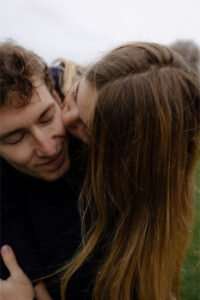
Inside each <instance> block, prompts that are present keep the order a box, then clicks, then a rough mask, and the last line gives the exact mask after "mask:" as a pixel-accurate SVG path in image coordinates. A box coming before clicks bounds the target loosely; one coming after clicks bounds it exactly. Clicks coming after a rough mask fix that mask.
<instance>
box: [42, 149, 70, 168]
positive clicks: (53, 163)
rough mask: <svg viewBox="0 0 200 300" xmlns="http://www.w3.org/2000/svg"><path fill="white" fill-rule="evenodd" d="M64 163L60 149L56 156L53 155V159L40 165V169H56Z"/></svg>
mask: <svg viewBox="0 0 200 300" xmlns="http://www.w3.org/2000/svg"><path fill="white" fill-rule="evenodd" d="M63 161H64V149H61V150H60V151H59V153H58V154H57V155H55V156H54V157H53V158H51V159H50V160H48V161H47V162H45V163H42V164H40V165H39V166H40V167H47V169H49V168H50V169H51V168H53V169H54V168H57V167H59V166H60V165H61V164H62V163H63Z"/></svg>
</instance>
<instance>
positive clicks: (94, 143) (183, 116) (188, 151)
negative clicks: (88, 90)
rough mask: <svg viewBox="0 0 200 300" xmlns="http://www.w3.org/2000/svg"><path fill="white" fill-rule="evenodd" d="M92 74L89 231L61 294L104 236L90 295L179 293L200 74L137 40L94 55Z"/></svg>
mask: <svg viewBox="0 0 200 300" xmlns="http://www.w3.org/2000/svg"><path fill="white" fill-rule="evenodd" d="M86 80H87V81H88V82H89V84H91V86H92V87H93V88H95V89H96V90H97V95H98V99H97V104H96V109H95V115H94V121H93V124H92V133H93V138H92V139H91V144H90V145H89V164H88V173H87V177H86V181H85V185H84V188H83V193H82V197H81V199H80V200H81V207H82V208H81V209H82V210H83V211H82V220H83V225H84V229H86V232H85V233H84V240H83V245H82V248H81V249H80V251H79V252H78V253H77V255H76V256H75V257H74V259H73V260H72V262H71V263H70V264H69V265H68V266H67V269H66V272H65V274H64V276H63V281H62V297H63V299H64V297H65V287H66V285H67V284H68V281H69V279H70V278H71V276H72V275H73V274H74V273H75V272H76V271H77V269H78V268H79V267H80V266H81V265H82V264H83V263H85V262H86V260H87V259H88V257H89V255H90V254H91V253H92V252H93V251H95V249H96V247H97V246H98V245H101V243H102V241H103V251H101V252H103V256H102V257H101V260H100V265H99V267H98V270H97V272H96V278H95V280H94V288H93V294H92V296H91V297H92V299H95V300H103V299H104V300H105V299H106V300H119V299H123V300H130V299H132V297H133V293H134V292H136V295H137V299H138V300H146V299H148V300H161V299H162V300H164V299H165V300H168V299H172V297H173V296H175V297H178V286H179V275H180V269H181V266H182V261H183V254H184V250H185V246H186V242H187V238H188V234H189V232H190V230H191V224H192V215H193V191H194V171H195V164H196V162H197V158H198V156H199V154H200V94H199V85H198V84H199V83H198V82H197V78H196V77H195V74H193V73H192V72H191V71H190V70H188V68H187V66H186V65H185V63H184V61H183V60H182V59H181V57H180V56H179V55H177V54H176V53H175V52H173V51H171V50H170V49H168V48H167V47H164V46H160V45H157V44H151V43H135V44H134V43H133V44H130V45H124V46H121V47H119V48H117V49H115V50H113V51H111V52H110V53H109V54H107V55H106V56H105V57H104V58H103V59H101V60H100V61H99V62H97V63H96V64H94V65H93V66H92V67H91V69H90V70H89V71H88V72H87V74H86ZM88 217H89V221H90V222H89V223H88Z"/></svg>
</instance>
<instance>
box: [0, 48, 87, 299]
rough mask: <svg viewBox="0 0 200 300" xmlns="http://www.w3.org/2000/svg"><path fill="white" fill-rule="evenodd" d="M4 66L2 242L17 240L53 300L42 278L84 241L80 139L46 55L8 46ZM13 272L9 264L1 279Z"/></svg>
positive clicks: (0, 99)
mask: <svg viewBox="0 0 200 300" xmlns="http://www.w3.org/2000/svg"><path fill="white" fill-rule="evenodd" d="M0 67H1V71H0V157H1V245H3V244H10V245H11V246H12V247H13V249H14V250H15V252H16V254H17V256H18V259H19V263H20V265H21V266H22V268H23V269H24V270H25V272H26V273H27V275H28V276H29V277H30V278H31V279H32V280H34V279H35V280H36V285H35V289H36V294H37V298H38V299H41V300H43V299H44V300H45V299H50V298H49V296H48V293H46V290H45V288H44V285H43V283H42V282H41V280H40V278H41V277H42V276H44V275H47V274H49V273H52V272H53V271H55V270H56V269H57V268H58V267H60V266H62V264H63V263H64V262H66V260H69V259H70V258H71V257H72V255H73V253H74V251H75V249H76V247H77V246H78V244H79V241H80V226H79V225H80V224H79V215H78V211H77V199H78V195H79V188H80V183H81V178H82V169H81V167H79V169H78V170H77V169H76V170H77V172H76V175H75V176H74V174H73V173H72V172H73V169H74V168H72V171H70V172H69V170H70V166H71V165H72V163H73V160H71V158H70V151H73V153H74V150H73V147H74V143H76V141H75V142H73V141H70V142H69V137H68V136H67V135H66V130H65V128H64V125H63V122H62V112H61V106H62V102H61V99H60V97H59V95H58V94H57V92H56V91H55V89H54V83H53V81H52V78H51V75H50V73H49V69H48V67H47V65H46V64H45V63H44V62H43V60H42V59H41V58H40V57H38V56H37V55H36V54H34V53H33V52H30V51H27V50H25V49H24V48H22V47H20V46H17V45H15V44H12V43H3V44H1V45H0ZM70 149H72V150H70ZM73 155H74V154H73ZM74 156H76V155H74ZM74 161H75V162H76V160H75V159H74ZM66 174H67V175H66ZM49 266H51V268H50V267H49ZM52 266H53V267H52ZM8 275H9V274H8V271H7V270H6V268H5V266H4V265H3V262H2V261H1V277H2V278H7V277H8ZM54 281H55V278H54ZM52 282H53V281H52ZM52 282H51V280H47V281H46V284H47V286H48V289H49V291H50V293H51V296H52V297H53V299H59V298H60V295H59V292H58V286H59V282H56V284H53V283H52Z"/></svg>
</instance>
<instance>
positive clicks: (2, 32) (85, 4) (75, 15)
mask: <svg viewBox="0 0 200 300" xmlns="http://www.w3.org/2000/svg"><path fill="white" fill-rule="evenodd" d="M0 4H1V6H0V42H3V41H5V39H8V38H11V39H14V40H15V41H16V42H18V43H19V44H21V45H22V46H24V47H26V48H28V49H31V50H33V51H35V52H36V53H37V54H39V55H40V56H42V57H43V58H44V59H45V60H46V61H47V62H48V63H51V62H52V61H53V60H54V59H56V58H58V57H64V58H66V59H70V60H74V61H76V62H78V63H81V64H87V63H89V62H90V61H92V60H93V59H96V58H98V57H99V56H101V55H102V54H103V53H104V52H105V51H107V50H109V49H110V48H113V47H114V46H116V45H118V44H120V43H123V42H127V41H151V42H158V43H162V44H165V45H171V44H174V43H176V42H177V41H179V40H180V41H187V43H186V46H187V47H186V48H187V49H186V52H185V53H184V56H185V57H186V58H188V61H189V62H190V63H192V64H193V65H194V67H196V66H197V65H198V70H199V71H200V68H199V62H200V58H199V53H197V51H198V50H197V48H198V46H200V1H199V0H166V1H162V0H138V1H135V0H123V1H119V0H101V1H100V0H98V1H97V0H0ZM188 41H189V43H188ZM176 46H177V45H176ZM179 46H181V44H180V43H178V48H181V47H179ZM183 46H184V47H185V44H183ZM191 46H192V47H193V46H195V47H196V46H197V48H195V47H194V51H192V52H191V51H190V50H191ZM188 47H189V48H188ZM179 50H180V49H179ZM188 50H189V52H188ZM188 53H189V54H188ZM187 56H188V57H187ZM198 173H199V177H197V193H196V209H195V225H194V229H193V237H192V239H191V243H190V245H189V246H188V250H187V255H186V260H185V264H184V267H183V271H182V279H181V299H182V300H200V164H199V172H198Z"/></svg>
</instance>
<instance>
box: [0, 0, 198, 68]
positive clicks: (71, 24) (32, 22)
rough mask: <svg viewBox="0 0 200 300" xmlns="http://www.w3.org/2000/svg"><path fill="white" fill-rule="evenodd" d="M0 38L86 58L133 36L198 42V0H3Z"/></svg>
mask: <svg viewBox="0 0 200 300" xmlns="http://www.w3.org/2000/svg"><path fill="white" fill-rule="evenodd" d="M0 4H1V8H0V41H3V40H4V39H5V38H12V39H14V40H16V41H17V42H18V43H20V44H22V45H23V46H25V47H27V48H30V49H32V50H34V51H35V52H37V53H38V54H39V55H41V56H42V57H43V58H44V59H45V60H46V61H47V62H52V60H54V59H55V58H57V57H65V58H68V59H71V60H75V61H77V62H79V63H83V64H85V63H88V62H89V61H91V60H93V59H94V58H96V57H99V56H101V55H102V54H103V53H104V51H106V50H108V49H110V48H112V47H114V46H115V45H118V44H119V43H122V42H127V41H130V40H132V41H133V40H134V41H138V40H139V41H141V40H143V41H154V42H159V43H163V44H171V43H173V42H175V41H176V40H177V39H181V40H192V41H194V42H195V43H197V44H198V45H200V17H199V13H200V1H199V0H190V1H188V0H167V1H162V0H138V1H135V0H123V1H119V0H101V1H100V0H98V1H97V0H84V1H83V0H0Z"/></svg>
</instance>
